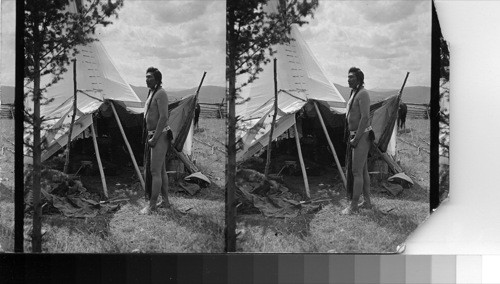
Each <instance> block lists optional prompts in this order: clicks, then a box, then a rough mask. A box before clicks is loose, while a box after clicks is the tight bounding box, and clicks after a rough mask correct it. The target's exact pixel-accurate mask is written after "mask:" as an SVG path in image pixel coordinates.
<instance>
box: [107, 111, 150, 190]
mask: <svg viewBox="0 0 500 284" xmlns="http://www.w3.org/2000/svg"><path fill="white" fill-rule="evenodd" d="M109 104H110V105H111V108H112V109H113V114H114V115H115V119H116V122H117V123H118V128H120V132H121V133H122V137H123V141H125V145H127V149H128V153H129V154H130V158H131V159H132V163H133V164H134V169H135V171H136V172H137V176H138V177H139V180H140V181H141V186H142V188H143V189H144V190H146V185H145V183H144V179H143V178H142V174H141V171H140V170H139V166H138V165H137V161H136V160H135V157H134V152H132V147H130V143H129V142H128V139H127V136H126V135H125V131H124V130H123V126H122V123H121V121H120V117H119V116H118V113H117V112H116V108H115V105H114V104H113V102H112V101H110V102H109Z"/></svg>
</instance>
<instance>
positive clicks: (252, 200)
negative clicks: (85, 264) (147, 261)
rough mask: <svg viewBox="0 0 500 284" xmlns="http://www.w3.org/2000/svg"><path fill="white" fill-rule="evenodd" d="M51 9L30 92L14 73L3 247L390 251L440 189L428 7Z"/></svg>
mask: <svg viewBox="0 0 500 284" xmlns="http://www.w3.org/2000/svg"><path fill="white" fill-rule="evenodd" d="M42 2H44V1H25V12H24V26H25V27H24V28H25V30H26V31H25V36H24V38H23V39H24V57H23V58H22V59H21V60H22V61H21V62H23V64H24V69H25V72H24V79H23V81H22V82H21V83H22V84H23V86H24V88H23V92H24V100H22V99H21V100H19V99H18V98H16V101H15V100H14V87H13V86H14V85H16V83H17V84H18V83H19V82H15V81H14V79H13V78H14V76H12V78H8V76H5V81H4V77H2V79H3V80H2V81H3V82H2V101H1V103H2V113H1V114H2V119H1V124H2V128H1V129H2V136H3V138H2V145H4V146H3V147H2V152H1V153H0V154H1V156H0V159H1V160H0V163H1V168H2V179H1V180H0V182H1V184H0V186H1V194H2V198H0V203H1V204H2V205H1V206H0V208H2V209H1V210H2V214H1V215H0V216H1V218H0V222H1V223H0V226H2V228H7V229H6V230H2V231H0V234H1V235H0V244H1V245H2V250H4V251H25V252H31V251H33V252H58V253H59V252H64V253H90V252H91V253H130V252H137V253H156V252H161V253H220V252H249V253H257V252H273V253H281V252H295V253H394V252H402V251H403V250H404V249H405V245H404V243H405V240H406V239H407V237H408V236H409V235H410V234H411V233H412V232H413V231H415V230H416V229H417V228H418V226H419V225H420V224H421V223H422V222H424V220H426V219H427V218H428V217H429V214H430V212H431V209H434V208H436V207H437V206H438V204H439V202H440V201H442V200H443V199H444V198H446V196H447V193H448V191H449V189H448V182H447V180H448V156H449V155H448V145H449V51H448V48H447V44H446V41H445V40H444V39H443V37H442V36H440V35H439V34H438V33H436V31H439V27H438V26H437V25H438V22H437V20H436V19H435V15H433V7H432V3H431V2H430V1H354V2H348V1H319V2H318V1H304V2H303V1H285V0H268V1H266V0H262V1H250V2H248V1H227V2H224V1H160V2H159V1H129V0H124V1H117V2H116V5H111V6H110V5H106V4H101V3H100V4H98V5H97V6H92V5H90V2H87V1H69V2H68V4H65V3H62V4H60V5H59V6H57V5H52V6H51V5H43V3H42ZM14 6H15V4H14V3H11V2H2V19H12V21H13V22H15V20H14V19H15V16H18V17H19V14H17V15H16V14H15V9H14V8H15V7H14ZM101 8H102V9H101ZM94 11H95V12H94ZM82 13H83V14H87V15H92V16H89V17H87V18H85V17H82V16H81V15H82ZM49 15H58V17H49ZM118 16H119V17H118ZM40 17H44V18H43V19H44V23H45V24H46V25H47V26H49V27H51V29H39V28H38V27H39V25H38V22H37V21H40V19H41V18H40ZM60 18H64V19H65V21H63V22H61V21H59V20H58V19H60ZM433 19H434V20H433ZM4 23H5V22H2V24H3V25H2V27H3V28H2V37H3V38H9V36H12V37H13V38H15V34H14V25H13V24H10V25H9V24H8V23H6V24H4ZM68 27H70V28H68ZM9 28H11V29H12V30H9ZM53 31H55V32H53ZM40 41H44V42H48V43H50V44H46V45H40V44H38V43H39V42H40ZM5 42H7V43H5V44H4V43H3V44H2V48H3V49H2V50H7V51H6V52H12V53H13V54H14V52H15V48H14V45H13V44H12V46H10V45H8V43H9V42H8V41H5ZM13 42H14V40H12V43H13ZM9 48H10V49H9ZM433 56H434V57H433ZM435 56H438V59H439V60H437V61H432V62H431V58H436V57H435ZM2 57H3V56H2ZM12 61H13V62H12V64H13V65H14V58H12ZM6 62H7V63H8V60H7V61H6ZM5 64H6V63H5ZM150 67H153V68H150ZM2 70H3V69H2ZM431 71H432V72H431ZM10 80H11V81H12V82H11V81H10ZM17 86H19V85H17ZM18 100H19V101H18ZM19 102H24V108H23V109H24V111H22V110H21V111H22V112H20V115H14V112H15V111H17V106H18V104H19ZM14 103H16V108H14ZM19 120H21V121H22V122H21V124H22V125H23V126H24V133H23V135H22V137H21V140H16V141H15V143H13V141H12V139H11V138H10V137H14V124H15V123H20V122H19ZM9 142H11V143H9ZM18 145H22V148H21V149H23V155H22V156H23V157H21V158H22V161H23V162H22V166H23V167H22V172H21V175H22V179H20V180H21V182H22V187H19V186H18V185H19V184H14V180H15V177H14V152H15V151H13V150H14V147H15V146H18ZM18 147H19V146H18ZM9 150H11V151H9ZM20 161H21V160H16V162H19V163H20ZM16 169H18V168H16ZM4 173H5V174H4ZM16 174H19V173H16ZM17 181H19V179H18V180H16V183H17ZM14 188H15V193H14ZM14 216H15V217H14ZM15 227H16V228H17V229H16V230H15V229H14V228H15ZM19 232H21V233H19Z"/></svg>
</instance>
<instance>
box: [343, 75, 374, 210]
mask: <svg viewBox="0 0 500 284" xmlns="http://www.w3.org/2000/svg"><path fill="white" fill-rule="evenodd" d="M364 79H365V75H364V74H363V72H362V71H361V70H360V69H359V68H356V67H351V68H350V69H349V72H348V76H347V81H348V83H349V87H350V88H351V89H352V90H351V96H350V98H349V102H348V103H347V115H346V116H347V129H348V130H349V136H348V141H347V151H348V159H349V160H348V163H350V164H351V168H352V196H351V204H350V205H349V206H348V207H347V208H345V209H344V210H342V214H344V215H348V214H352V213H355V212H357V211H358V209H359V207H362V208H368V209H369V208H371V207H372V203H371V200H370V175H369V174H368V166H367V159H368V151H369V150H370V146H371V143H372V141H373V139H374V138H375V136H374V133H373V130H372V127H371V125H370V96H369V95H368V92H367V91H366V89H365V88H364ZM348 168H349V167H348ZM348 171H349V170H348ZM348 191H349V190H348ZM361 192H363V197H364V202H363V203H361V204H358V202H359V198H360V196H361Z"/></svg>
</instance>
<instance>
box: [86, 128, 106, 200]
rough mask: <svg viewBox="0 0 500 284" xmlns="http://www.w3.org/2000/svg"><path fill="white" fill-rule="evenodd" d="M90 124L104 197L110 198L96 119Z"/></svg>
mask: <svg viewBox="0 0 500 284" xmlns="http://www.w3.org/2000/svg"><path fill="white" fill-rule="evenodd" d="M91 119H92V122H91V124H90V130H91V131H92V140H93V141H94V150H95V156H96V158H97V164H98V165H99V173H100V174H101V182H102V189H103V191H104V197H106V198H108V188H107V186H106V178H105V177H104V170H103V168H102V162H101V155H100V154H99V147H98V146H97V138H96V136H95V129H94V119H93V118H91Z"/></svg>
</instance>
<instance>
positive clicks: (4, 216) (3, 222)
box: [0, 118, 14, 251]
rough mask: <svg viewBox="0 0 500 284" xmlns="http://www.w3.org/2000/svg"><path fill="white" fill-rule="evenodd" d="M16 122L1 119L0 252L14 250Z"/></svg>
mask: <svg viewBox="0 0 500 284" xmlns="http://www.w3.org/2000/svg"><path fill="white" fill-rule="evenodd" d="M13 143H14V120H13V119H3V118H1V119H0V251H2V250H3V251H13V250H14V144H13Z"/></svg>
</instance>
